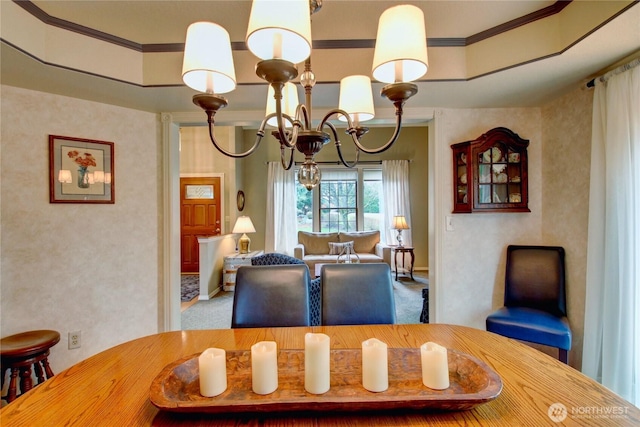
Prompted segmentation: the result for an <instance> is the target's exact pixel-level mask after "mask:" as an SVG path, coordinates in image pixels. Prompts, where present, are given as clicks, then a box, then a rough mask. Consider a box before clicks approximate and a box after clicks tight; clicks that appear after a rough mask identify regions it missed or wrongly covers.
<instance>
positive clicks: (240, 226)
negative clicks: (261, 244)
mask: <svg viewBox="0 0 640 427" xmlns="http://www.w3.org/2000/svg"><path fill="white" fill-rule="evenodd" d="M255 232H256V229H255V227H254V226H253V223H252V222H251V218H249V217H248V216H240V217H238V219H237V220H236V225H234V226H233V231H232V233H255Z"/></svg>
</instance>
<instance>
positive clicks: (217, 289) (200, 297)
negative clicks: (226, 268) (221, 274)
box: [198, 287, 222, 301]
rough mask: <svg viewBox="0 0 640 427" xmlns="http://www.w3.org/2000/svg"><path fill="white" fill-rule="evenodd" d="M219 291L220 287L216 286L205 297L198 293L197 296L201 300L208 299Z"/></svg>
mask: <svg viewBox="0 0 640 427" xmlns="http://www.w3.org/2000/svg"><path fill="white" fill-rule="evenodd" d="M220 291H222V288H220V287H217V288H215V289H214V290H213V291H211V293H210V294H209V295H207V296H206V297H203V296H202V295H200V296H198V299H199V300H202V301H206V300H210V299H211V298H213V297H214V296H215V295H216V294H217V293H218V292H220Z"/></svg>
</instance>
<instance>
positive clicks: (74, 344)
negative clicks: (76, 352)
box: [69, 331, 82, 350]
mask: <svg viewBox="0 0 640 427" xmlns="http://www.w3.org/2000/svg"><path fill="white" fill-rule="evenodd" d="M81 334H82V333H81V331H74V332H69V350H73V349H74V348H80V339H81V337H82V335H81Z"/></svg>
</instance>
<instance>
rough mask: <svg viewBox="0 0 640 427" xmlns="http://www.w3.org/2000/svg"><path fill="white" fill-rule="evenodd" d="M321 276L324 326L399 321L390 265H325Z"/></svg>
mask: <svg viewBox="0 0 640 427" xmlns="http://www.w3.org/2000/svg"><path fill="white" fill-rule="evenodd" d="M320 277H321V279H322V318H321V320H322V324H323V325H367V324H393V323H395V322H396V305H395V300H394V297H393V282H392V280H391V268H390V267H389V264H386V263H363V264H326V265H323V266H322V270H321V274H320Z"/></svg>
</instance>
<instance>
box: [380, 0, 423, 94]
mask: <svg viewBox="0 0 640 427" xmlns="http://www.w3.org/2000/svg"><path fill="white" fill-rule="evenodd" d="M426 41H427V36H426V30H425V26H424V13H422V10H420V9H419V8H418V7H416V6H411V5H401V6H394V7H391V8H389V9H387V10H386V11H384V13H383V14H382V15H380V21H379V22H378V36H377V38H376V49H375V52H374V55H373V72H372V74H373V77H374V78H375V79H376V80H379V81H381V82H384V83H394V82H412V81H414V80H417V79H419V78H420V77H422V76H423V75H424V74H425V73H426V72H427V69H428V68H429V59H428V57H427V42H426Z"/></svg>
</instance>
